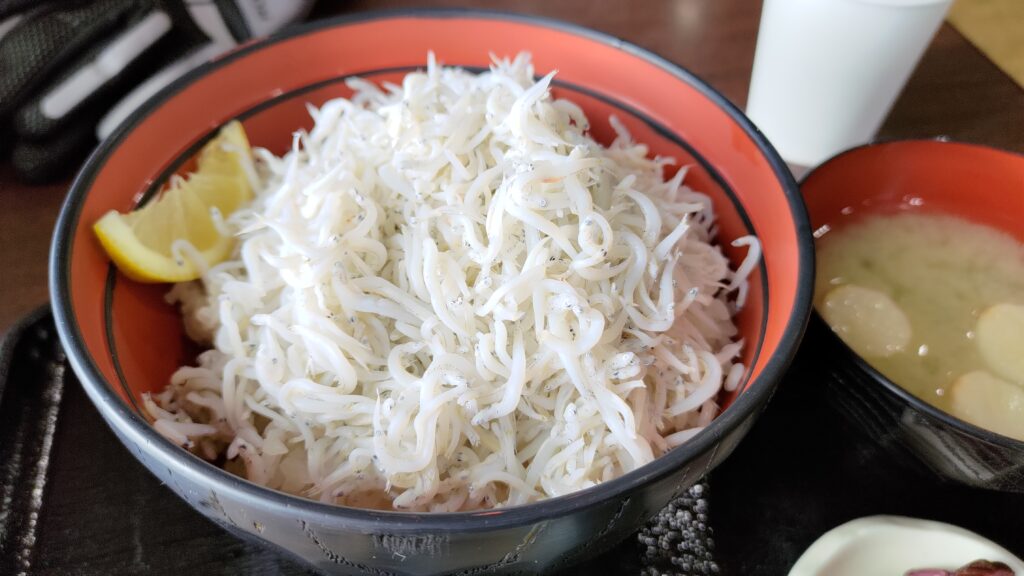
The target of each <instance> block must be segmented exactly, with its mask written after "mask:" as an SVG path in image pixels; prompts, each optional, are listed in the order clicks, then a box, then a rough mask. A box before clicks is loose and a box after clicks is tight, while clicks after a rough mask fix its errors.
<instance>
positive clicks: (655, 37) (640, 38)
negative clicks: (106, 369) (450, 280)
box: [0, 0, 1024, 332]
mask: <svg viewBox="0 0 1024 576" xmlns="http://www.w3.org/2000/svg"><path fill="white" fill-rule="evenodd" d="M466 5H474V6H479V7H481V8H486V9H499V10H509V11H516V12H522V13H526V14H535V15H540V16H546V17H551V18H558V19H562V20H567V21H571V22H575V23H578V24H582V25H584V26H589V27H592V28H595V29H597V30H600V31H603V32H607V33H610V34H613V35H615V36H618V37H620V38H623V39H625V40H628V41H630V42H633V43H635V44H638V45H640V46H642V47H644V48H648V49H650V50H653V51H654V52H656V53H658V54H661V55H662V56H665V57H666V58H668V59H669V60H672V61H674V62H677V63H679V64H681V65H683V66H685V67H686V68H688V69H690V70H692V71H693V72H695V73H696V74H698V75H699V76H701V77H702V78H704V79H705V80H707V81H708V82H709V83H710V84H711V85H713V86H714V87H715V88H717V89H718V90H720V91H721V92H722V93H723V94H725V96H726V97H728V98H729V99H730V100H732V101H733V102H735V103H736V104H737V105H739V106H741V107H742V106H743V105H744V104H745V103H746V96H747V87H748V83H749V80H750V70H751V65H752V62H753V57H754V45H755V42H756V39H757V26H758V20H759V18H760V8H759V6H760V4H759V2H757V1H756V0H639V1H636V2H629V3H627V2H624V1H618V0H490V1H483V0H478V1H475V2H474V1H467V0H462V1H460V0H435V1H423V0H420V1H415V0H353V1H346V2H342V1H322V2H320V3H319V4H318V5H317V7H316V8H315V10H314V13H313V17H314V18H320V17H326V16H330V15H334V14H350V13H355V12H359V11H364V10H370V9H381V8H383V9H393V8H407V7H422V6H466ZM932 136H948V137H950V138H953V139H958V140H964V141H968V142H976V143H982V144H988V145H991V146H997V147H1001V148H1006V149H1010V150H1016V151H1018V152H1024V90H1021V88H1020V87H1018V86H1017V85H1016V84H1014V83H1013V82H1012V81H1011V80H1010V79H1009V77H1007V76H1006V75H1004V74H1003V73H1002V72H1001V71H1000V70H999V69H998V68H996V66H995V65H994V64H992V62H990V61H989V60H988V59H986V58H985V56H984V55H982V54H981V53H980V52H979V51H977V50H976V49H975V48H974V47H973V46H972V45H971V44H969V43H968V42H967V41H966V40H965V39H964V38H963V37H962V36H960V35H959V34H958V33H957V32H956V31H955V30H953V29H952V28H950V27H949V26H943V27H942V29H941V30H940V31H939V33H938V35H937V36H936V37H935V40H934V41H933V42H932V45H931V46H930V48H929V49H928V51H927V52H926V54H925V56H924V58H923V60H922V62H921V64H920V66H919V67H918V69H917V71H916V73H915V74H914V75H913V77H912V78H911V80H910V82H909V83H908V85H907V87H906V89H905V91H904V93H903V95H902V96H901V97H900V99H899V100H898V101H897V103H896V105H895V107H894V109H893V111H892V114H891V115H890V117H889V119H888V121H887V122H886V123H885V125H884V127H883V128H882V131H881V133H880V134H879V137H880V138H906V137H932ZM69 184H70V179H69V180H67V181H63V182H60V183H59V184H55V185H50V186H25V185H22V184H19V183H18V182H17V181H16V180H15V179H14V175H13V173H12V171H11V169H10V167H9V166H8V165H6V164H5V163H0V332H3V331H5V330H6V329H7V327H9V326H10V325H11V324H12V323H13V322H14V321H15V320H16V319H17V318H18V317H19V316H21V315H23V314H25V313H27V312H28V311H29V310H31V309H33V308H34V307H35V306H37V305H38V304H40V303H43V302H45V301H46V300H47V288H46V277H47V274H46V261H47V254H48V251H49V243H50V235H51V233H52V231H53V225H54V222H55V221H56V217H57V212H58V210H59V208H60V204H61V201H62V199H63V196H64V194H65V192H66V190H67V188H68V186H69Z"/></svg>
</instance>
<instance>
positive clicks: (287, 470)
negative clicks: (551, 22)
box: [144, 54, 760, 511]
mask: <svg viewBox="0 0 1024 576" xmlns="http://www.w3.org/2000/svg"><path fill="white" fill-rule="evenodd" d="M554 75H555V74H554V73H551V74H548V75H547V76H544V77H543V78H542V79H540V80H536V79H535V77H534V71H533V67H532V64H531V61H530V59H529V57H528V55H522V54H521V55H519V56H517V57H515V58H514V59H494V62H493V65H492V66H491V68H490V69H489V70H488V71H485V72H483V73H480V74H473V73H470V72H468V71H465V70H461V69H457V68H447V67H443V66H440V65H438V64H437V63H436V62H435V61H434V59H433V56H432V55H431V56H429V57H428V63H427V66H426V68H425V69H424V70H423V71H418V72H413V73H410V74H408V75H406V76H405V78H404V80H403V81H402V84H401V85H400V86H399V85H389V84H385V85H383V86H377V85H374V84H372V83H369V82H366V81H363V80H359V79H354V80H350V81H349V86H350V87H351V88H352V89H353V91H354V93H353V95H352V96H351V98H349V99H344V98H339V99H335V100H330V101H328V102H326V103H325V104H323V105H322V106H321V107H320V108H318V109H314V108H311V109H310V113H311V115H312V117H313V119H314V127H313V128H312V129H311V130H310V131H308V132H305V131H300V132H298V133H296V134H295V136H294V139H293V146H292V148H291V151H289V152H288V153H286V154H285V155H284V156H281V157H277V156H275V155H273V154H271V153H269V152H267V151H266V150H261V149H257V150H256V153H255V161H254V163H253V170H252V173H251V175H250V176H251V179H252V181H253V185H254V189H255V192H256V194H255V199H254V200H253V201H252V202H251V203H250V204H249V205H248V206H245V207H243V208H241V209H239V210H237V211H236V212H234V213H233V214H231V215H230V216H229V217H228V218H226V219H225V220H223V221H222V222H220V225H221V226H222V227H223V228H224V229H225V230H226V231H227V232H230V233H231V234H234V235H236V236H237V237H238V242H237V246H236V248H235V253H234V256H233V257H232V258H231V259H229V260H228V261H226V262H224V263H221V264H218V265H216V266H213V267H210V268H209V269H208V270H207V271H206V272H205V273H204V274H203V276H202V278H201V279H200V280H199V281H197V282H192V283H185V284H179V285H176V286H175V287H174V288H173V289H172V290H171V292H170V294H169V297H168V299H169V300H170V301H171V302H173V303H176V304H179V305H180V308H181V311H182V315H183V319H184V323H185V327H186V331H187V333H188V335H189V336H190V337H191V338H192V339H194V340H195V341H197V342H199V343H200V344H203V345H205V346H207V347H208V350H206V351H205V352H203V353H202V354H200V355H199V357H198V360H197V365H196V366H187V367H182V368H180V369H179V370H178V371H177V372H176V373H175V374H174V375H173V376H172V378H171V381H170V383H169V385H168V386H167V387H166V388H165V389H164V390H163V391H162V392H160V393H158V394H153V395H148V396H146V397H145V398H144V407H145V410H146V412H147V413H148V415H149V416H150V417H151V418H152V419H153V422H154V426H155V427H156V429H157V430H158V431H159V432H160V433H161V434H163V435H164V436H166V437H167V438H169V439H171V440H172V441H174V442H176V443H178V444H180V445H182V446H183V447H185V448H187V449H189V450H191V451H193V452H195V453H196V454H198V455H200V456H202V457H204V458H207V459H210V460H215V461H223V462H224V465H225V466H226V467H227V468H229V469H231V470H233V471H235V472H236V473H238V474H239V475H241V476H244V477H246V478H248V479H249V480H251V481H253V482H255V483H258V484H261V485H264V486H268V487H271V488H274V489H278V490H281V491H285V492H289V493H293V494H300V495H304V496H307V497H309V498H314V499H318V500H321V501H324V502H330V503H336V504H341V505H349V506H361V507H373V508H395V509H401V510H411V511H458V510H473V509H480V508H489V507H497V506H511V505H517V504H523V503H527V502H532V501H536V500H539V499H543V498H547V497H553V496H558V495H561V494H566V493H569V492H573V491H576V490H580V489H583V488H587V487H589V486H593V485H595V484H597V483H600V482H602V481H606V480H609V479H611V478H614V477H616V476H619V475H621V474H624V473H626V472H629V471H631V470H634V469H636V468H638V467H640V466H643V465H644V464H646V463H648V462H650V461H651V460H653V459H654V458H657V457H658V456H660V455H661V454H663V453H665V452H666V451H668V450H670V449H672V448H673V447H675V446H678V445H680V444H682V443H684V442H686V441H687V440H688V439H690V438H691V437H693V436H694V435H695V434H696V433H698V432H699V431H700V430H701V429H702V428H703V427H704V426H706V425H707V424H708V423H709V422H710V421H711V420H712V419H713V418H714V417H715V416H716V415H717V414H718V411H719V405H718V397H719V393H720V391H721V390H723V389H724V390H732V389H735V388H736V387H737V386H738V385H739V384H740V382H741V380H742V379H743V376H744V373H745V367H744V366H743V364H742V363H740V361H739V355H740V352H741V350H742V346H743V343H742V341H740V340H738V339H737V328H736V326H735V324H734V322H733V316H734V314H735V313H736V312H737V310H738V309H739V308H741V307H742V305H743V302H744V300H745V297H746V291H747V282H746V278H747V276H748V275H749V273H750V272H751V270H752V269H753V268H754V267H755V266H756V265H757V263H758V261H759V259H760V249H759V245H758V243H757V241H756V239H755V238H754V237H750V236H748V237H743V238H739V239H737V240H735V241H734V242H733V244H734V245H736V246H745V247H747V256H746V258H745V259H744V260H743V262H742V263H741V264H740V265H739V266H738V267H737V268H736V269H735V270H733V269H731V268H730V263H729V260H728V259H727V258H726V257H725V256H724V255H723V254H722V251H721V249H720V248H719V247H718V246H716V245H715V244H714V243H713V240H714V237H715V232H716V226H715V213H714V207H713V206H712V203H711V201H710V199H709V198H708V196H706V195H704V194H702V193H700V192H698V191H695V190H692V189H690V188H689V187H688V186H687V185H686V184H685V183H684V180H685V176H686V169H685V167H683V168H680V169H678V170H676V171H675V172H674V173H672V176H671V177H669V178H667V179H666V176H665V174H666V173H667V172H668V173H671V170H666V167H667V166H669V165H671V164H673V160H672V159H669V158H649V157H648V150H647V148H646V147H645V146H644V145H642V144H639V143H635V142H633V141H632V139H631V137H630V135H629V134H628V133H627V131H626V130H625V128H624V127H623V126H622V125H621V124H619V123H618V122H617V121H616V120H615V118H611V119H610V120H611V123H612V126H613V127H614V128H615V131H616V133H617V137H616V139H615V140H614V142H612V143H611V144H610V145H609V146H608V147H604V146H602V145H601V144H599V143H598V142H596V141H594V140H593V139H592V138H591V136H590V135H589V131H588V128H589V124H588V121H587V118H586V117H585V115H584V114H583V112H582V110H581V109H580V108H579V107H577V106H576V105H574V104H573V103H572V102H570V101H567V100H562V99H555V98H553V97H552V95H551V92H550V85H551V82H552V79H553V77H554Z"/></svg>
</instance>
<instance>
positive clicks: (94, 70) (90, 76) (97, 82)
mask: <svg viewBox="0 0 1024 576" xmlns="http://www.w3.org/2000/svg"><path fill="white" fill-rule="evenodd" d="M170 29H171V17H170V16H168V15H167V14H166V13H165V12H162V11H160V10H156V11H153V12H151V13H150V14H148V15H147V16H146V17H145V18H143V19H142V20H140V21H139V22H138V23H137V24H135V25H134V26H132V27H131V28H129V29H128V30H126V31H125V32H123V33H122V34H121V35H120V36H119V37H118V38H117V39H115V40H114V41H113V42H111V43H110V45H109V46H107V47H106V48H104V49H103V50H102V51H101V52H100V53H99V55H97V56H96V58H95V59H93V61H92V62H89V63H88V64H86V65H85V66H82V67H81V68H79V69H78V70H76V71H75V72H74V73H73V74H72V75H71V76H69V77H68V78H67V79H65V80H64V81H63V82H61V83H60V84H58V85H57V86H55V87H54V88H52V89H51V90H50V91H49V92H47V93H46V95H44V96H43V98H42V101H41V102H40V106H39V107H40V110H41V111H42V113H43V115H44V116H46V117H47V118H50V119H52V120H56V119H58V118H61V117H63V116H64V115H65V114H67V113H68V112H70V111H71V110H74V109H75V107H76V106H78V105H79V104H80V103H81V102H82V101H83V100H85V99H86V98H88V97H89V96H90V95H91V94H92V93H94V92H95V91H96V90H98V89H99V88H100V87H102V86H103V85H104V84H106V83H107V82H108V81H110V80H111V79H112V78H114V77H115V76H117V75H118V74H120V73H121V71H122V70H124V69H125V67H127V66H128V64H129V63H131V62H132V61H133V60H135V59H136V58H138V56H139V54H142V52H144V51H145V50H146V49H147V48H149V47H150V46H152V45H153V44H155V43H156V41H157V40H159V39H160V38H161V37H163V35H164V34H166V33H167V32H168V31H169V30H170Z"/></svg>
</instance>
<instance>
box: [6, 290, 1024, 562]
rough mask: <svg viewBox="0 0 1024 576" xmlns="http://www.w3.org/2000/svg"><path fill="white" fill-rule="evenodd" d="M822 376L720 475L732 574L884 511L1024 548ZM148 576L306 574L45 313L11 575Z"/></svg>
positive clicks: (774, 413) (1009, 513)
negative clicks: (184, 473)
mask: <svg viewBox="0 0 1024 576" xmlns="http://www.w3.org/2000/svg"><path fill="white" fill-rule="evenodd" d="M807 356H810V355H807ZM820 373H821V372H820V371H819V368H818V367H817V366H815V365H814V363H813V362H812V361H811V360H810V359H808V358H804V359H798V361H797V363H796V365H795V366H794V368H793V370H791V371H790V374H789V375H788V376H787V378H786V381H785V382H783V384H782V385H781V386H780V388H779V391H778V393H777V394H776V397H775V398H774V399H773V400H772V402H771V404H770V405H769V408H768V410H767V411H766V412H765V414H764V415H763V416H762V417H761V419H760V420H759V421H758V423H757V425H756V426H755V427H754V428H753V430H751V432H750V434H749V435H748V437H747V438H746V439H745V440H744V441H743V443H741V444H740V446H739V448H738V449H737V450H736V452H735V453H734V454H733V455H732V456H731V457H730V458H729V459H728V460H727V461H726V462H725V463H724V464H722V465H721V466H720V467H719V468H718V469H717V470H715V471H714V473H713V475H712V476H713V478H712V479H711V480H710V482H709V485H710V486H711V488H710V498H709V502H712V503H713V504H712V505H711V506H710V511H709V524H710V525H711V527H712V529H713V530H714V540H715V543H716V548H715V549H714V557H715V560H716V561H717V563H718V565H719V566H720V568H721V573H722V574H727V575H731V574H741V575H754V574H771V575H775V574H785V573H786V572H787V571H788V569H789V567H790V566H791V565H792V564H793V562H794V561H795V560H796V559H797V557H798V556H799V555H800V554H801V553H802V552H803V550H804V549H805V548H806V547H807V546H808V545H810V543H811V542H813V541H814V540H815V539H816V538H817V537H818V536H820V535H821V534H822V533H823V532H825V531H826V530H828V529H830V528H832V527H834V526H836V525H838V524H841V523H843V522H845V521H847V520H851V519H853V518H857V517H860V516H865V515H871V514H899V515H907V516H915V517H920V518H929V519H934V520H941V521H945V522H950V523H953V524H958V525H960V526H963V527H965V528H968V529H970V530H974V531H976V532H979V533H980V534H983V535H985V536H987V537H989V538H991V539H993V540H995V541H996V542H998V543H1000V544H1002V545H1003V546H1005V547H1006V548H1007V549H1009V550H1010V551H1012V552H1015V553H1016V554H1017V555H1021V552H1022V551H1024V529H1022V526H1021V525H1022V524H1024V521H1021V520H1020V511H1022V510H1024V495H1010V494H999V493H995V492H986V491H982V490H977V489H971V488H966V487H961V486H954V485H950V484H942V483H940V482H938V481H936V480H934V479H932V478H930V477H927V476H922V475H920V474H919V473H917V472H915V471H914V470H915V468H913V467H909V466H904V465H903V463H900V462H893V461H891V460H890V459H889V457H888V456H887V455H886V454H884V453H882V452H880V451H879V450H878V449H876V448H875V446H874V445H873V444H871V443H870V442H868V441H865V440H864V439H863V438H862V437H860V436H857V435H856V433H854V432H852V431H851V430H848V429H847V427H846V424H845V422H844V421H843V420H842V419H841V417H840V416H839V415H837V414H835V413H834V412H832V409H831V408H829V407H828V406H827V405H826V403H825V402H823V399H822V398H821V397H820V394H819V390H820V387H818V386H816V380H815V377H814V375H816V374H820ZM641 548H642V547H641V546H640V545H638V544H637V542H636V539H632V538H631V539H630V540H629V541H627V542H624V543H623V544H622V545H620V546H619V547H617V548H615V549H613V550H611V551H609V552H608V553H606V554H604V555H603V556H601V557H599V558H596V559H594V560H592V561H590V562H587V563H586V564H585V565H582V566H579V567H577V568H576V569H574V570H573V571H572V572H573V573H576V574H608V573H621V574H637V573H639V571H640V569H641V562H640V558H641ZM666 568H671V567H668V566H666ZM143 573H145V574H155V575H160V574H168V575H171V574H174V575H177V574H204V575H205V574H210V575H217V574H224V575H227V574H232V575H234V574H248V575H296V574H308V572H307V571H306V570H305V569H304V568H303V567H301V566H299V565H298V564H296V563H294V562H292V561H291V560H290V559H287V558H283V557H281V556H279V555H278V554H275V553H273V552H270V551H267V550H264V549H262V548H260V547H258V546H255V545H253V544H249V543H246V542H243V541H242V540H239V539H237V538H235V537H233V536H231V535H229V534H228V533H226V532H224V531H223V530H222V529H220V528H219V527H217V526H216V525H215V524H213V523H211V522H209V521H207V520H206V519H205V518H203V517H202V516H201V515H200V514H199V513H198V512H195V511H193V510H192V509H191V508H189V507H188V505H186V504H185V503H184V502H182V501H181V500H179V499H178V498H177V497H176V496H174V494H173V493H172V492H171V491H170V490H169V489H167V488H166V487H164V486H162V485H161V484H160V483H159V482H158V481H157V480H156V479H155V478H154V477H153V476H151V475H150V474H149V473H148V472H147V471H146V470H145V469H144V468H143V467H142V466H141V465H140V464H138V463H137V462H136V461H135V459H134V458H132V457H131V455H129V453H128V452H127V451H126V450H125V449H124V448H123V447H122V445H121V443H120V442H118V441H117V439H116V438H115V437H114V435H113V433H112V432H111V431H110V430H109V429H108V428H107V426H106V424H104V422H103V421H102V420H101V419H100V416H99V414H98V413H97V412H96V410H95V408H93V406H92V404H91V403H90V402H89V400H88V398H86V396H85V393H84V392H83V391H82V389H81V387H80V386H79V384H78V382H77V381H76V379H75V377H74V374H73V373H72V372H71V370H70V368H69V367H68V366H67V363H66V361H65V359H64V355H63V352H62V351H61V349H60V345H59V344H58V343H57V338H56V334H55V331H54V328H53V320H52V318H51V317H50V315H49V311H48V310H39V311H37V312H35V313H33V314H32V315H30V316H28V317H27V318H25V319H24V320H23V321H22V322H21V323H19V324H18V325H17V326H15V327H14V328H12V329H11V330H10V331H9V332H8V334H7V337H6V338H5V340H4V344H3V347H2V348H0V575H5V576H6V575H14V574H26V575H35V574H45V575H75V576H79V575H80V576H91V575H97V576H99V575H103V576H107V575H119V574H143Z"/></svg>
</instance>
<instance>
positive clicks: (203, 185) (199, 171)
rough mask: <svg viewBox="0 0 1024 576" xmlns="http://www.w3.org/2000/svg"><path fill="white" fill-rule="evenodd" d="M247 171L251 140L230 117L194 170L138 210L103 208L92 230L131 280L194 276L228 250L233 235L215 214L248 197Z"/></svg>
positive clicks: (231, 209)
mask: <svg viewBox="0 0 1024 576" xmlns="http://www.w3.org/2000/svg"><path fill="white" fill-rule="evenodd" d="M251 171H252V153H251V150H250V148H249V140H248V138H246V136H245V131H244V130H243V129H242V126H241V124H239V123H238V122H231V123H230V124H228V125H226V126H225V127H224V128H222V129H221V131H220V133H218V134H217V136H216V137H214V139H213V140H211V141H210V142H209V143H207V144H206V146H204V147H203V149H202V151H200V153H199V158H198V160H197V162H196V170H195V172H193V173H192V174H190V175H189V176H188V177H187V178H185V179H176V180H175V182H172V184H171V186H170V187H169V188H168V189H166V190H164V191H163V192H162V193H161V194H160V196H159V197H158V198H156V199H155V200H153V201H151V202H149V203H148V204H146V205H145V206H143V207H141V208H139V209H138V210H135V211H133V212H129V213H127V214H123V213H121V212H117V211H114V210H111V211H110V212H107V213H106V214H104V215H103V217H102V218H100V219H99V220H97V221H96V223H95V224H94V225H93V231H94V232H95V233H96V237H97V238H99V241H100V244H102V245H103V249H104V250H106V251H107V254H108V255H109V256H110V259H111V260H113V261H114V264H115V265H117V267H118V269H120V270H121V272H123V273H124V274H125V275H126V276H128V277H129V278H132V279H133V280H138V281H140V282H185V281H188V280H195V279H196V278H199V277H200V276H201V275H202V273H203V271H204V270H205V269H206V268H207V267H209V266H213V265H214V264H217V263H220V262H223V261H224V260H225V259H226V258H228V257H229V256H230V255H231V250H232V248H233V247H234V238H232V237H231V236H226V235H224V234H222V233H221V229H219V228H218V226H217V224H216V223H215V219H214V218H215V216H214V214H215V213H217V212H219V213H220V215H221V216H223V217H227V216H228V215H229V214H230V213H231V212H234V211H235V210H236V209H238V207H239V206H241V205H243V204H245V203H246V202H248V201H249V200H251V199H252V185H251V184H250V178H249V175H250V173H251Z"/></svg>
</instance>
